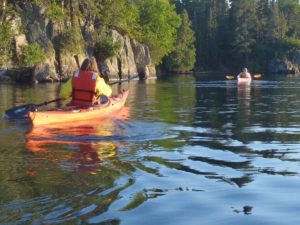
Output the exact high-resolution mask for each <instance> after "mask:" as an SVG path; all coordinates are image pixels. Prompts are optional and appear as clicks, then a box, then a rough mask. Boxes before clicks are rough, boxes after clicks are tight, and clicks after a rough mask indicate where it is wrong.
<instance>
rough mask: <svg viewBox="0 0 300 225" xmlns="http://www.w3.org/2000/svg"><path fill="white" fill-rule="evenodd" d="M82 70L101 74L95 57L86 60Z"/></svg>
mask: <svg viewBox="0 0 300 225" xmlns="http://www.w3.org/2000/svg"><path fill="white" fill-rule="evenodd" d="M80 70H87V71H94V72H97V73H99V70H98V66H97V62H96V59H95V57H91V58H86V59H85V60H83V62H82V64H81V67H80Z"/></svg>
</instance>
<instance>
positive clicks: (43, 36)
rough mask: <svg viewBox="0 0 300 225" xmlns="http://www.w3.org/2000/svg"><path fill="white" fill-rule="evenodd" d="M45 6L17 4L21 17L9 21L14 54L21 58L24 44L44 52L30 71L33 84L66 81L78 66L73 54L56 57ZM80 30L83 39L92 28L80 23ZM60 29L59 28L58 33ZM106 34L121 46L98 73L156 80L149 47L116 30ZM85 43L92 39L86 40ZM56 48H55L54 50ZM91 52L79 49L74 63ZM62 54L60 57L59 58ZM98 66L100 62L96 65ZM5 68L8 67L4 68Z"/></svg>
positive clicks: (54, 27) (54, 28)
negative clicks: (22, 29) (45, 14)
mask: <svg viewBox="0 0 300 225" xmlns="http://www.w3.org/2000/svg"><path fill="white" fill-rule="evenodd" d="M46 8H47V7H38V6H37V5H34V4H31V3H20V8H18V10H19V13H20V15H21V17H20V18H22V20H21V19H20V18H18V17H16V19H15V21H12V24H13V25H14V26H13V27H14V30H15V31H16V36H15V38H14V40H15V52H16V55H17V56H18V55H21V54H22V52H21V48H20V47H21V46H23V45H27V44H28V43H32V42H38V43H39V44H40V45H41V46H42V47H44V48H45V49H47V53H46V54H47V59H46V61H45V62H43V63H42V64H38V65H36V66H35V67H34V68H33V70H32V71H33V74H32V77H31V79H30V80H31V81H33V82H53V81H65V80H67V79H68V78H70V77H71V76H72V74H73V71H74V70H76V69H78V65H77V63H76V60H75V58H74V56H73V55H68V53H61V54H60V55H59V54H58V52H57V51H58V49H59V48H58V47H57V46H56V44H57V37H58V35H59V32H57V31H58V30H59V29H58V27H57V25H55V24H54V23H53V22H52V21H51V20H49V19H47V18H46V17H45V16H44V13H45V12H46ZM21 26H25V27H26V30H28V32H26V35H25V34H23V33H19V31H20V30H21V29H19V28H20V27H21ZM80 26H82V27H81V28H86V29H81V30H84V34H83V37H84V38H85V39H87V37H90V38H91V37H92V36H91V35H89V32H91V31H92V30H93V29H94V28H93V27H92V28H90V27H89V28H87V27H85V23H84V21H82V23H81V24H80ZM61 29H62V28H61V27H60V30H61ZM110 35H111V37H112V39H113V41H114V42H119V43H120V45H121V47H120V49H119V52H118V54H117V56H115V57H112V58H109V59H106V60H105V61H104V63H102V64H103V65H102V66H101V70H102V73H104V74H106V75H108V77H109V78H117V79H123V78H125V79H126V78H127V77H129V76H136V75H139V77H140V78H148V77H156V70H155V65H153V64H152V63H151V57H150V53H149V48H148V47H147V46H146V45H143V44H141V43H139V42H137V41H135V40H132V39H130V38H129V37H127V36H126V35H121V34H120V33H118V32H117V31H116V30H111V32H110ZM86 41H87V42H88V43H92V40H90V39H87V40H86ZM55 46H56V47H55ZM92 52H93V45H91V46H89V49H82V52H81V53H80V54H79V57H78V63H79V64H80V63H82V61H83V60H84V58H85V57H87V55H86V54H89V56H90V55H91V54H92ZM62 54H64V55H62ZM98 63H100V62H98ZM8 69H9V68H8Z"/></svg>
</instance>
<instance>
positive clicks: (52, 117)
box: [28, 90, 129, 126]
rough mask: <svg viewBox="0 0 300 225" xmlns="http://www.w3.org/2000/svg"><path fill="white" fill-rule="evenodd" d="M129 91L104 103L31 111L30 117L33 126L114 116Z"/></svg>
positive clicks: (123, 103)
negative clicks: (82, 106)
mask: <svg viewBox="0 0 300 225" xmlns="http://www.w3.org/2000/svg"><path fill="white" fill-rule="evenodd" d="M128 94H129V91H128V90H127V91H123V92H122V93H120V94H119V95H117V96H114V97H110V98H109V101H108V102H107V103H105V104H104V105H93V106H85V107H84V108H80V107H79V106H70V107H67V108H65V109H58V110H51V111H35V112H29V114H28V117H29V120H30V122H31V123H32V125H33V126H45V125H52V124H62V123H74V122H78V121H85V120H95V119H100V118H103V117H113V116H114V114H115V113H117V112H118V111H119V110H120V109H121V108H122V107H123V106H124V105H125V102H126V99H127V97H128Z"/></svg>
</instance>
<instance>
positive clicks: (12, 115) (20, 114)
mask: <svg viewBox="0 0 300 225" xmlns="http://www.w3.org/2000/svg"><path fill="white" fill-rule="evenodd" d="M60 100H61V99H60V98H57V99H54V100H51V101H47V102H43V103H40V104H27V105H21V106H17V107H14V108H11V109H8V110H6V111H5V113H4V115H5V117H6V118H8V119H22V118H27V117H28V112H34V111H36V109H37V108H38V107H40V106H43V105H48V104H50V103H52V102H58V101H60Z"/></svg>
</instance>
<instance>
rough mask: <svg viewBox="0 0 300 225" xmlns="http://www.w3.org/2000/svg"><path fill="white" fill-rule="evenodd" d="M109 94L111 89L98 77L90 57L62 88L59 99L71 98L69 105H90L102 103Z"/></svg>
mask: <svg viewBox="0 0 300 225" xmlns="http://www.w3.org/2000/svg"><path fill="white" fill-rule="evenodd" d="M111 93H112V89H111V87H110V86H109V85H108V84H106V83H105V80H104V79H103V78H101V77H100V76H99V70H98V66H97V62H96V59H95V58H94V57H91V58H86V59H85V60H84V61H83V62H82V65H81V67H80V70H76V71H75V72H74V73H73V77H72V79H69V80H68V81H67V83H65V84H64V85H63V86H62V88H61V92H60V97H61V98H63V99H66V98H68V97H72V101H71V104H75V105H76V104H78V105H91V104H102V103H104V102H105V101H106V100H107V99H108V98H107V97H110V96H111Z"/></svg>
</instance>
